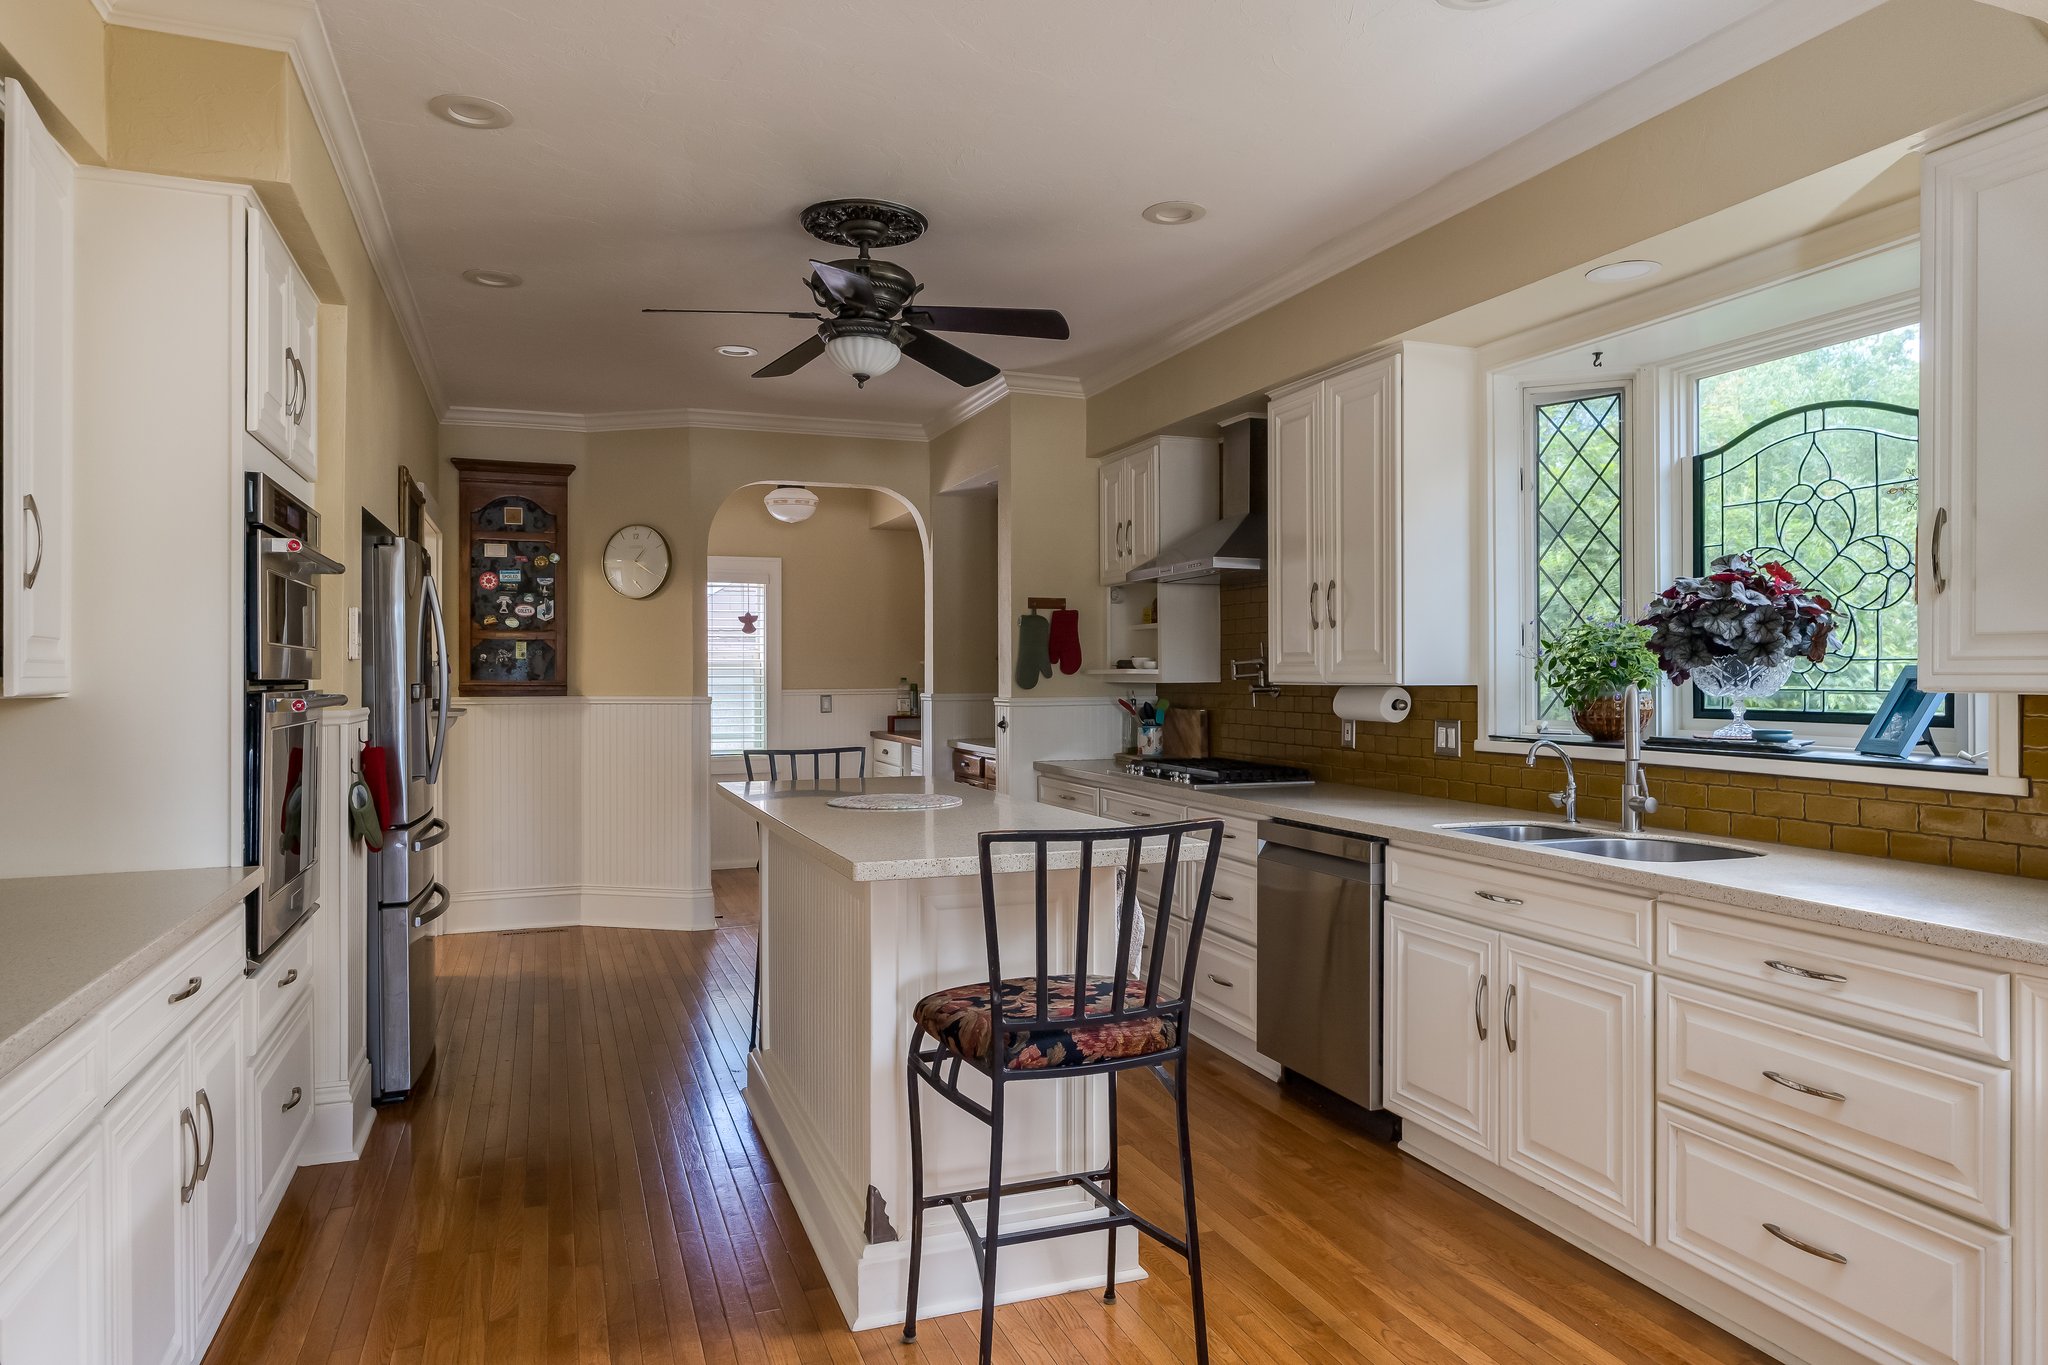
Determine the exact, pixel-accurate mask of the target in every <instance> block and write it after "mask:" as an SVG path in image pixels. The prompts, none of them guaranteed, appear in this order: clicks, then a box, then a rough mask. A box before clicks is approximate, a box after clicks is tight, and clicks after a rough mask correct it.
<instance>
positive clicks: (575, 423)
mask: <svg viewBox="0 0 2048 1365" xmlns="http://www.w3.org/2000/svg"><path fill="white" fill-rule="evenodd" d="M441 423H442V425H443V426H451V427H513V428H519V429H522V430H528V431H574V432H586V433H587V432H600V431H687V430H702V429H708V430H713V431H766V432H778V433H780V434H782V435H785V436H838V437H842V438H848V439H853V440H865V441H917V442H920V443H921V442H923V441H924V440H925V429H924V427H923V426H921V425H919V424H918V423H916V422H872V421H863V420H860V419H858V418H839V417H798V416H792V415H790V414H788V413H777V412H729V411H724V410H721V409H718V408H663V409H658V410H651V411H646V412H540V411H535V410H533V409H529V408H479V407H451V408H449V409H447V410H446V411H445V412H443V413H442V414H441Z"/></svg>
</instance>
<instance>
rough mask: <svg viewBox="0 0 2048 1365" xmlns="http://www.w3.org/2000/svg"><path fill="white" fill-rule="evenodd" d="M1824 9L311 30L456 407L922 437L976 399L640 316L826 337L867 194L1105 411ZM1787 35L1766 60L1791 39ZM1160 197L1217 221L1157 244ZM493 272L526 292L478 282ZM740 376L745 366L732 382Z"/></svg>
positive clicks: (671, 3) (988, 0) (381, 3)
mask: <svg viewBox="0 0 2048 1365" xmlns="http://www.w3.org/2000/svg"><path fill="white" fill-rule="evenodd" d="M1816 3H1819V0H1655V2H1654V3H1646V0H1506V3H1504V4H1502V5H1501V6H1500V7H1499V8H1497V9H1492V10H1485V11H1478V12H1459V11H1454V10H1451V9H1448V8H1445V7H1443V6H1441V5H1439V4H1437V3H1435V0H1110V2H1109V3H1104V0H1032V2H1031V3H1024V2H1023V0H1012V2H1010V3H994V2H992V0H980V2H977V3H961V0H864V3H861V4H859V5H853V4H844V3H833V4H828V3H822V2H821V0H808V2H806V0H584V2H583V3H571V4H564V3H562V0H321V14H322V16H323V18H324V20H325V24H326V27H327V30H328V34H329V36H330V39H331V42H332V45H333V48H334V52H335V59H336V61H337V63H338V66H339V69H340V73H341V78H342V82H343V85H344V87H345V89H346V92H347V96H348V100H349V103H350V104H351V105H352V107H353V112H354V116H355V119H356V122H357V124H358V126H359V127H360V129H361V135H362V139H363V144H364V146H365V148H366V149H367V152H368V157H369V165H370V169H371V172H372V173H373V175H374V178H375V182H376V187H377V191H378V193H379V194H380V196H381V198H382V201H383V205H384V209H385V211H386V213H387V214H388V216H389V218H390V222H391V227H392V231H393V234H394V237H395V241H396V245H397V252H398V256H399V260H400V262H401V264H402V268H403V271H404V273H405V275H406V277H407V279H408V281H409V283H410V287H411V290H412V292H413V294H414V295H415V296H416V298H417V303H418V307H419V310H420V315H421V317H422V319H423V322H424V328H425V334H426V344H427V347H428V349H429V351H430V352H431V363H432V365H433V366H434V368H435V369H436V370H437V371H438V374H439V379H440V385H441V388H442V390H443V392H444V395H445V397H446V400H447V401H448V403H449V404H451V405H453V406H457V407H472V408H494V409H520V410H535V411H543V412H557V413H615V412H640V411H650V410H670V409H677V408H700V409H726V410H739V411H751V412H773V413H778V414H784V415H790V416H808V417H831V418H842V419H845V418H853V419H862V418H864V419H871V420H881V421H917V422H924V421H930V420H932V419H934V418H936V417H938V416H939V415H941V414H943V413H944V412H945V411H947V410H948V409H949V408H951V407H952V406H953V405H954V404H955V403H957V402H958V401H959V400H960V398H961V397H962V396H963V391H962V390H960V389H959V388H957V387H956V386H954V385H952V384H950V383H948V382H947V381H945V380H942V379H940V378H939V377H938V376H936V375H933V374H931V373H929V372H927V371H925V370H923V369H922V368H920V367H919V366H917V365H915V364H913V363H911V362H908V361H906V362H904V364H903V365H902V366H900V367H899V368H898V369H897V370H896V371H895V372H893V373H891V374H889V375H887V376H884V377H883V378H881V379H878V380H876V381H874V382H873V383H872V384H871V385H870V386H869V387H868V388H867V389H866V390H865V391H856V390H855V389H854V387H853V385H852V382H851V381H850V380H849V379H847V378H846V377H845V376H843V375H841V374H840V373H839V372H838V371H837V370H835V369H833V368H832V367H831V365H830V364H829V363H828V362H825V361H822V360H821V361H817V362H814V363H813V364H812V365H811V366H810V367H809V368H808V369H806V370H805V371H803V372H802V373H801V374H799V375H796V376H794V377H791V378H786V379H774V380H754V379H750V378H749V377H748V375H749V373H750V371H751V370H753V369H755V368H758V367H759V366H760V365H761V364H763V363H765V361H766V360H767V359H769V358H771V357H773V356H775V355H778V354H780V353H781V352H782V351H783V350H786V349H787V348H789V347H790V346H793V345H795V344H796V343H797V342H799V341H801V340H802V339H803V338H804V336H805V335H806V327H807V324H806V323H804V322H802V321H799V320H794V319H775V318H729V319H726V318H679V317H648V316H643V315H641V314H640V312H639V311H638V310H639V309H640V308H641V307H643V306H645V305H650V304H658V305H671V306H687V307H707V308H717V307H730V308H771V309H779V308H790V309H797V308H804V307H807V306H808V298H807V295H806V291H805V290H804V288H803V286H802V285H801V284H800V283H799V280H800V277H801V276H802V275H803V274H804V273H805V266H804V261H805V259H806V258H807V257H808V256H809V255H810V254H812V253H813V252H814V251H817V252H820V253H821V254H822V253H825V252H830V253H831V254H834V255H836V254H841V253H839V252H837V251H835V250H833V249H830V248H824V247H823V246H822V244H820V243H817V242H815V241H813V240H812V239H811V238H810V237H808V236H806V235H805V234H804V233H803V232H802V230H801V229H800V228H798V226H797V224H796V212H797V210H798V209H800V208H801V207H802V206H803V205H805V204H807V203H809V202H811V201H813V200H817V199H824V198H831V197H839V196H854V195H874V196H879V197H882V198H886V199H895V200H900V201H902V202H905V203H908V204H911V205H914V206H916V207H917V208H919V209H921V210H923V211H924V212H925V213H926V214H927V215H928V216H929V217H930V219H931V222H932V229H931V232H930V234H929V235H928V236H927V237H926V238H925V239H923V240H922V241H919V242H917V243H915V244H913V245H911V246H908V247H903V248H899V249H897V250H895V251H891V252H887V253H884V254H885V255H887V256H889V257H891V258H892V259H896V260H898V261H900V262H901V263H902V264H903V265H904V266H906V267H907V268H909V269H910V270H912V271H913V272H914V273H915V274H916V275H917V277H918V278H919V279H920V280H922V281H924V282H925V283H926V284H927V286H928V289H927V293H926V295H925V298H926V299H927V300H928V301H930V302H932V303H940V304H954V305H988V306H1001V307H1045V308H1058V309H1060V310H1062V311H1063V312H1065V313H1066V315H1067V317H1068V319H1069V320H1070V322H1071V323H1072V325H1073V340H1071V341H1068V342H1063V343H1062V342H1048V341H1029V340H1006V339H1001V338H983V337H970V336H963V335H956V336H955V337H954V338H953V339H954V340H956V341H958V342H959V343H961V344H963V345H966V346H967V347H968V348H969V349H971V350H974V351H976V352H977V353H979V354H981V355H984V356H985V357H986V358H988V359H989V360H991V361H993V362H994V363H996V364H998V365H1000V366H1002V367H1004V368H1005V369H1011V370H1025V371H1036V372H1040V373H1050V374H1059V375H1072V376H1078V377H1081V378H1083V379H1088V378H1091V377H1096V376H1100V375H1101V374H1102V373H1104V372H1105V371H1107V370H1109V369H1112V368H1114V367H1115V366H1116V365H1117V364H1118V363H1119V362H1120V360H1123V359H1127V358H1128V357H1129V356H1130V355H1131V353H1132V352H1133V351H1134V350H1136V349H1137V348H1139V347H1141V346H1142V345H1144V344H1145V343H1146V342H1148V341H1156V339H1157V338H1158V337H1160V336H1161V335H1162V334H1165V333H1169V332H1171V331H1173V330H1174V329H1176V328H1182V327H1186V326H1187V325H1188V324H1190V323H1192V322H1194V321H1195V320H1196V319H1199V318H1201V317H1203V316H1204V315H1206V314H1210V313H1213V312H1214V311H1215V310H1216V309H1218V308H1219V307H1221V306H1223V305H1225V304H1226V303H1228V302H1230V301H1231V300H1233V299H1234V298H1237V297H1238V296H1241V295H1243V294H1244V293H1245V292H1246V291H1247V290H1249V289H1252V288H1253V287H1255V286H1258V285H1260V284H1262V283H1265V282H1267V281H1269V280H1271V279H1272V278H1273V277H1275V276H1279V275H1282V274H1283V273H1285V272H1287V271H1289V270H1290V269H1291V268H1299V267H1300V265H1301V263H1302V262H1303V261H1304V260H1305V259H1308V258H1311V257H1312V256H1313V255H1314V253H1315V252H1316V249H1317V248H1319V247H1327V246H1328V244H1330V243H1331V242H1332V241H1333V240H1334V239H1339V238H1341V237H1343V236H1344V235H1345V234H1347V233H1354V232H1356V231H1357V230H1358V229H1359V228H1360V226H1361V225H1363V224H1366V223H1369V222H1370V221H1371V220H1373V219H1375V218H1378V217H1380V216H1381V215H1383V214H1386V213H1387V212H1388V211H1389V210H1391V209H1393V208H1394V207H1395V206H1397V205H1400V204H1402V203H1403V202H1404V201H1407V200H1410V199H1412V198H1413V197H1414V196H1416V195H1417V194H1418V193H1419V192H1421V191H1423V190H1425V189H1426V188H1428V187H1429V186H1431V185H1432V184H1435V183H1436V182H1439V181H1441V180H1443V179H1444V178H1445V177H1447V176H1449V175H1451V174H1453V173H1454V172H1456V171H1458V170H1460V169H1461V168H1464V167H1467V166H1470V165H1472V164H1473V163H1475V162H1479V161H1481V160H1482V159H1484V158H1486V157H1488V156H1489V155H1492V154H1494V153H1497V152H1499V151H1501V149H1503V148H1505V147H1508V146H1509V145H1510V144H1513V143H1515V142H1516V141H1517V140H1518V139H1521V138H1523V137H1525V136H1526V135H1527V134H1529V133H1531V132H1532V131H1533V130H1535V129H1537V128H1539V127H1541V126H1543V125H1545V124H1548V123H1550V122H1552V121H1553V120H1556V119H1559V118H1560V117H1561V116H1564V115H1566V114H1568V113H1570V112H1571V111H1573V110H1574V109H1576V108H1578V107H1579V106H1582V105H1585V104H1586V103H1587V102H1588V101H1590V100H1593V99H1594V98H1595V97H1597V96H1599V95H1601V94H1602V93H1603V92H1606V91H1609V90H1611V89H1612V88H1614V87H1616V86H1618V85H1621V84H1622V83H1623V82H1625V81H1629V80H1630V79H1632V78H1634V77H1637V76H1639V75H1641V74H1642V73H1643V72H1645V71H1647V70H1648V69H1649V68H1651V67H1653V66H1656V65H1657V64H1658V63H1660V62H1666V61H1667V60H1669V59H1672V58H1674V57H1681V58H1682V57H1684V56H1685V55H1686V54H1687V53H1688V51H1689V50H1690V51H1691V52H1693V53H1698V52H1700V51H1702V50H1703V49H1699V48H1696V47H1695V45H1696V44H1699V43H1700V42H1701V40H1703V39H1705V38H1707V37H1709V36H1710V35H1714V34H1717V33H1722V32H1723V31H1724V30H1728V29H1730V27H1731V26H1734V25H1741V28H1740V29H1739V30H1737V31H1738V32H1739V33H1740V34H1741V35H1742V37H1741V40H1740V41H1739V42H1738V41H1736V40H1735V38H1734V37H1733V36H1732V35H1724V37H1723V38H1722V40H1721V41H1720V44H1719V47H1718V48H1717V50H1716V60H1717V61H1719V62H1720V63H1722V64H1723V65H1724V66H1726V65H1727V64H1729V63H1731V62H1733V63H1734V64H1736V65H1738V66H1740V65H1749V64H1753V63H1754V62H1756V61H1760V60H1763V59H1764V58H1765V57H1767V56H1769V55H1772V51H1773V48H1772V39H1773V37H1774V36H1781V33H1780V30H1778V29H1774V28H1772V27H1771V24H1772V21H1773V20H1774V19H1775V18H1777V17H1779V16H1782V15H1783V14H1784V13H1785V11H1786V9H1787V7H1799V6H1807V7H1809V9H1808V11H1807V13H1808V16H1809V18H1810V15H1811V12H1812V11H1811V9H1810V7H1811V6H1813V5H1815V4H1816ZM1831 7H1832V8H1833V9H1834V10H1836V11H1837V13H1836V15H1835V16H1834V17H1836V18H1839V17H1845V16H1846V13H1848V12H1852V11H1853V10H1854V9H1858V8H1863V7H1866V6H1865V5H1862V4H1852V3H1849V0H1832V6H1831ZM1765 11H1769V13H1763V12H1765ZM1743 21H1751V22H1749V23H1747V24H1745V23H1744V22H1743ZM1813 27H1814V26H1813V25H1812V24H1811V23H1810V22H1809V23H1808V24H1807V29H1806V32H1811V31H1812V30H1813ZM1785 32H1787V33H1789V35H1790V36H1785V37H1784V42H1782V43H1779V44H1778V46H1783V45H1784V43H1789V42H1790V41H1793V40H1794V39H1795V38H1798V37H1803V36H1806V33H1804V32H1796V31H1790V30H1787V31H1785ZM1663 74H1664V73H1661V72H1660V73H1659V75H1660V77H1662V75H1663ZM1727 74H1732V72H1730V71H1726V70H1723V71H1719V72H1716V73H1715V77H1716V78H1717V79H1719V78H1725V76H1726V75H1727ZM1679 83H1682V82H1680V81H1678V80H1677V78H1676V77H1675V76H1674V79H1673V84H1679ZM448 91H456V92H461V93H465V94H473V95H482V96H486V97H488V98H491V99H495V100H498V101H500V102H502V103H503V104H505V105H507V106H509V107H510V108H511V110H512V112H513V114H514V116H515V122H514V124H513V125H512V126H511V127H509V128H506V129H502V130H497V131H485V132H478V131H470V130H465V129H460V128H456V127H454V126H452V125H449V124H447V123H443V122H441V121H439V120H437V119H435V118H434V117H433V116H431V115H430V114H429V113H428V112H427V109H426V103H427V100H428V99H429V98H430V97H432V96H434V95H436V94H440V93H442V92H448ZM1651 98H1652V99H1654V98H1655V96H1654V94H1652V95H1651ZM1647 112H1654V109H1653V108H1652V109H1648V110H1641V111H1638V112H1637V113H1636V114H1635V115H1634V116H1635V117H1642V116H1644V114H1645V113H1647ZM1604 131H1606V132H1611V131H1614V129H1611V128H1610V129H1606V130H1604ZM1560 154H1561V153H1560ZM1540 169H1542V166H1541V165H1537V164H1531V165H1529V166H1528V167H1527V168H1526V170H1525V171H1523V172H1522V173H1524V174H1526V173H1533V172H1535V171H1537V170H1540ZM1624 188H1625V187H1617V191H1618V192H1619V191H1621V190H1623V189H1624ZM1162 199H1191V200H1194V201H1197V202H1199V203H1201V204H1204V205H1206V206H1207V208H1208V210H1209V212H1208V216H1207V217H1205V218H1204V219H1202V220H1201V221H1200V222H1197V223H1194V224H1191V225H1188V226H1183V227H1158V226H1154V225H1152V224H1149V223H1146V222H1144V221H1142V220H1141V219H1140V218H1139V217H1138V211H1139V210H1140V209H1141V208H1143V207H1144V206H1145V205H1147V204H1150V203H1152V202H1154V201H1156V200H1162ZM1324 254H1325V255H1327V254H1328V253H1327V251H1326V252H1325V253H1324ZM475 267H482V268H488V269H493V270H505V271H512V272H515V273H517V274H519V275H522V276H524V277H525V280H526V284H525V287H523V288H521V289H515V290H489V289H481V288H478V287H476V286H474V285H470V284H467V283H465V282H464V281H463V279H462V272H463V271H464V270H467V269H471V268H475ZM722 343H741V344H745V345H750V346H754V347H756V348H758V349H759V350H760V352H761V356H760V358H758V359H755V360H752V361H745V360H728V359H724V358H721V357H718V356H716V355H714V354H713V351H712V348H713V347H714V346H717V345H719V344H722Z"/></svg>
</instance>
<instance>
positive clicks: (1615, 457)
mask: <svg viewBox="0 0 2048 1365" xmlns="http://www.w3.org/2000/svg"><path fill="white" fill-rule="evenodd" d="M1532 413H1533V416H1534V422H1535V426H1534V431H1533V435H1532V439H1533V440H1534V443H1535V459H1534V461H1533V462H1532V463H1533V468H1534V479H1535V487H1534V490H1533V492H1534V501H1535V508H1536V634H1537V637H1538V639H1539V640H1549V639H1555V638H1556V637H1557V636H1558V634H1559V633H1560V632H1562V631H1563V630H1564V629H1565V628H1566V627H1568V626H1570V625H1571V624H1572V623H1573V622H1575V621H1581V620H1585V619H1587V618H1591V619H1594V620H1600V621H1613V620H1618V619H1619V618H1620V616H1621V612H1622V600H1623V598H1622V586H1621V546H1622V534H1621V480H1622V422H1623V420H1624V416H1625V414H1624V412H1623V402H1622V391H1621V390H1620V389H1603V390H1598V391H1593V392H1583V393H1573V394H1559V395H1556V396H1554V397H1553V396H1546V395H1539V396H1538V397H1537V399H1536V401H1535V402H1534V403H1533V404H1532ZM1536 704H1537V713H1536V714H1537V716H1538V717H1539V718H1540V719H1541V720H1542V722H1543V723H1544V725H1545V726H1546V727H1549V726H1552V725H1562V726H1563V727H1564V728H1566V729H1569V728H1571V722H1570V718H1569V708H1568V707H1566V706H1565V705H1564V703H1563V702H1561V701H1560V700H1559V699H1558V698H1556V697H1554V696H1552V695H1550V691H1549V689H1548V688H1545V687H1543V686H1542V685H1541V684H1540V683H1539V684H1538V689H1537V698H1536Z"/></svg>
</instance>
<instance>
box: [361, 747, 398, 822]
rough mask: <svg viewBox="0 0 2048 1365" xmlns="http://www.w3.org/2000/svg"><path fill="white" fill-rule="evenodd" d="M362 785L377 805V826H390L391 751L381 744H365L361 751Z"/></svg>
mask: <svg viewBox="0 0 2048 1365" xmlns="http://www.w3.org/2000/svg"><path fill="white" fill-rule="evenodd" d="M362 760H363V785H364V786H365V787H368V788H369V789H370V799H371V800H372V801H373V802H375V803H376V807H377V828H378V829H390V828H391V751H390V750H389V749H387V748H385V747H384V746H383V745H381V744H365V745H364V746H363V753H362Z"/></svg>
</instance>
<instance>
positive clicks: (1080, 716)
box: [995, 696, 1126, 798]
mask: <svg viewBox="0 0 2048 1365" xmlns="http://www.w3.org/2000/svg"><path fill="white" fill-rule="evenodd" d="M995 710H996V716H997V718H998V720H1008V721H1009V725H1008V726H1007V727H1005V728H1004V729H1003V730H1002V731H1001V732H1000V733H999V735H998V737H997V740H996V785H997V787H998V789H1000V790H1001V791H1002V793H1003V794H1004V795H1005V796H1021V797H1027V798H1028V797H1034V796H1035V795H1036V794H1037V792H1038V774H1037V772H1036V771H1035V770H1034V769H1033V767H1032V765H1033V764H1035V763H1037V762H1038V761H1039V760H1040V759H1045V758H1107V757H1109V756H1110V755H1111V754H1114V753H1116V752H1117V751H1118V750H1119V749H1122V748H1123V747H1124V731H1125V726H1126V717H1125V715H1124V712H1123V711H1122V709H1121V708H1119V707H1118V706H1117V704H1116V698H1115V697H1113V696H1109V697H1103V698H1101V699H1099V700H1098V699H1096V698H1094V697H1010V698H998V699H997V700H996V703H995Z"/></svg>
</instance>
